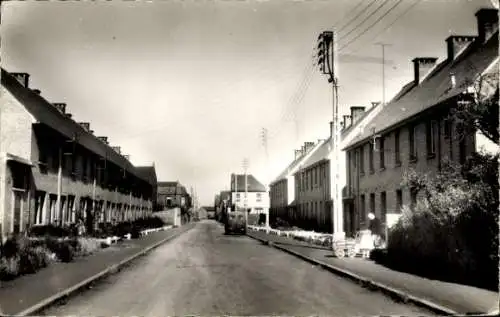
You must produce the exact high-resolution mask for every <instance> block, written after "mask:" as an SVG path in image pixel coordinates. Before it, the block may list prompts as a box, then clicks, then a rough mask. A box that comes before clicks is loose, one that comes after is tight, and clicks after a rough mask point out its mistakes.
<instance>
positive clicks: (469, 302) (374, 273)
mask: <svg viewBox="0 0 500 317" xmlns="http://www.w3.org/2000/svg"><path fill="white" fill-rule="evenodd" d="M247 234H248V235H249V236H251V237H254V238H258V239H261V240H267V241H270V242H273V243H274V244H276V245H277V246H279V247H281V248H283V249H286V250H290V251H292V252H296V253H299V254H301V255H303V256H306V257H308V258H310V259H313V260H315V261H319V262H323V263H326V264H329V265H331V266H333V267H335V268H338V269H340V270H343V271H348V272H350V273H354V274H356V275H358V276H360V277H363V278H366V279H368V280H371V281H373V282H377V283H380V284H384V285H386V286H389V287H391V288H393V289H396V290H398V291H402V292H404V293H406V294H410V295H412V296H415V297H418V298H421V299H424V300H426V301H429V302H431V303H434V304H437V305H440V306H443V307H446V308H448V309H450V310H453V311H455V312H457V313H458V314H466V313H486V312H488V311H491V310H492V309H493V308H497V307H498V298H499V293H497V292H492V291H488V290H483V289H480V288H476V287H472V286H467V285H461V284H453V283H447V282H442V281H437V280H430V279H426V278H423V277H419V276H415V275H411V274H408V273H402V272H397V271H393V270H391V269H388V268H386V267H384V266H382V265H379V264H376V263H375V262H373V261H371V260H367V259H361V258H343V259H339V258H335V257H333V255H332V251H330V250H328V249H327V248H324V247H321V246H314V245H310V244H308V243H307V242H302V241H297V240H295V239H292V238H287V237H283V236H277V235H269V234H266V233H265V232H259V231H249V232H248V233H247Z"/></svg>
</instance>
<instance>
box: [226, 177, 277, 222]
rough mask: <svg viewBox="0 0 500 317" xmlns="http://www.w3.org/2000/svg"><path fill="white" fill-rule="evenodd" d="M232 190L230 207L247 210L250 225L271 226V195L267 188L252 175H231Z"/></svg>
mask: <svg viewBox="0 0 500 317" xmlns="http://www.w3.org/2000/svg"><path fill="white" fill-rule="evenodd" d="M245 185H246V190H245ZM230 189H231V196H230V197H231V198H230V199H231V204H230V206H234V208H236V209H237V210H242V209H245V210H247V212H248V222H249V224H257V223H262V222H265V223H266V225H268V224H269V222H268V221H269V194H268V191H267V188H266V186H264V185H263V184H262V183H261V182H259V181H258V180H257V179H256V178H255V177H254V176H253V175H252V174H246V175H241V174H231V187H230Z"/></svg>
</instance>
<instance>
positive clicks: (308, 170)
mask: <svg viewBox="0 0 500 317" xmlns="http://www.w3.org/2000/svg"><path fill="white" fill-rule="evenodd" d="M379 109H380V106H379V104H378V103H373V107H372V108H370V109H368V110H367V111H365V107H351V108H350V110H351V114H350V115H345V116H343V121H342V122H341V123H340V126H339V129H341V132H340V143H339V147H340V148H342V147H343V144H345V142H346V141H348V140H350V138H352V135H354V134H356V133H358V131H359V130H360V129H363V126H364V125H365V124H366V122H368V121H369V120H370V119H371V118H372V117H373V116H374V115H375V114H376V113H377V112H378V111H379ZM334 128H335V127H334V125H333V122H330V137H329V138H328V139H327V140H324V141H322V142H321V145H320V146H319V147H318V149H317V150H316V151H315V152H314V153H313V154H312V155H311V156H310V157H308V158H307V159H306V160H305V161H304V162H303V163H301V165H300V168H299V169H298V170H297V171H296V172H295V174H294V177H295V201H296V206H297V208H296V212H295V220H294V222H295V223H298V224H300V226H301V227H302V228H304V229H308V230H315V231H320V232H328V233H332V232H334V233H335V234H338V235H343V229H342V222H343V220H342V218H343V217H342V215H343V208H342V201H335V199H334V197H335V196H336V195H335V190H336V188H337V190H338V191H339V195H338V196H340V191H342V189H343V187H344V186H345V185H344V184H345V179H346V176H345V174H346V172H345V169H344V168H342V167H343V164H344V162H345V154H344V153H340V155H339V161H338V166H339V183H338V186H337V187H336V186H335V183H334V180H335V176H334V167H335V166H334V165H333V164H334V163H335V160H336V159H335V153H334V151H333V149H334V148H333V138H332V136H333V132H334ZM333 204H335V213H334V210H333V206H334V205H333Z"/></svg>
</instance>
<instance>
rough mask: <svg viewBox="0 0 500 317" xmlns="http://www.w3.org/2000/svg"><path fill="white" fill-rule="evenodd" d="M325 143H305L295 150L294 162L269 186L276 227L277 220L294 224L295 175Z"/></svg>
mask: <svg viewBox="0 0 500 317" xmlns="http://www.w3.org/2000/svg"><path fill="white" fill-rule="evenodd" d="M322 143H323V141H322V140H320V141H318V142H317V143H316V144H314V142H305V143H304V145H303V146H302V148H301V149H299V150H295V152H294V155H295V158H294V160H293V161H292V162H291V163H290V164H289V165H288V166H287V167H286V169H285V170H283V171H282V172H281V173H280V174H279V175H278V176H277V177H276V178H275V179H274V180H273V181H272V182H271V184H270V185H269V187H270V190H269V198H270V209H269V214H270V219H269V221H270V224H271V226H273V227H274V226H275V224H276V221H277V219H278V218H279V219H281V220H284V221H287V222H288V223H290V222H292V219H294V214H295V211H296V208H295V178H294V177H293V174H295V172H296V171H297V170H298V169H299V168H300V167H301V164H302V163H303V162H304V161H305V160H307V159H308V158H309V157H310V156H311V155H312V154H313V153H314V152H315V151H316V150H317V149H318V148H319V147H320V145H321V144H322Z"/></svg>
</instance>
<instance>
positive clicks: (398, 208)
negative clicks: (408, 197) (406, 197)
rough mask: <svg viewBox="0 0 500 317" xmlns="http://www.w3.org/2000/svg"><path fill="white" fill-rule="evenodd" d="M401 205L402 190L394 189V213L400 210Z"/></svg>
mask: <svg viewBox="0 0 500 317" xmlns="http://www.w3.org/2000/svg"><path fill="white" fill-rule="evenodd" d="M402 207H403V192H402V191H401V189H398V190H396V213H400V212H401V208H402Z"/></svg>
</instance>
